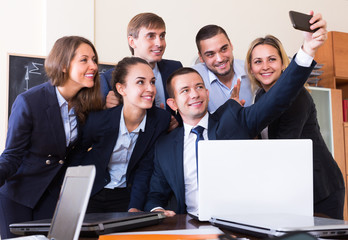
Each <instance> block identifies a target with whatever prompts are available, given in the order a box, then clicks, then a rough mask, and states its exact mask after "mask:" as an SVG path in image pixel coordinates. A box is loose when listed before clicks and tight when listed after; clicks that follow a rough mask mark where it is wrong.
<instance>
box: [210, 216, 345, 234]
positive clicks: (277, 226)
mask: <svg viewBox="0 0 348 240" xmlns="http://www.w3.org/2000/svg"><path fill="white" fill-rule="evenodd" d="M210 222H211V223H212V224H213V225H215V226H217V227H221V228H226V229H229V230H232V231H237V232H242V233H246V234H248V235H254V236H260V237H264V236H268V237H273V236H282V235H284V234H288V233H292V232H307V233H309V234H311V235H313V236H315V237H320V238H331V237H339V236H341V237H343V236H345V239H347V237H348V222H347V221H343V220H337V219H329V218H321V217H312V216H305V215H294V214H241V215H229V216H225V217H224V216H220V217H212V218H211V220H210Z"/></svg>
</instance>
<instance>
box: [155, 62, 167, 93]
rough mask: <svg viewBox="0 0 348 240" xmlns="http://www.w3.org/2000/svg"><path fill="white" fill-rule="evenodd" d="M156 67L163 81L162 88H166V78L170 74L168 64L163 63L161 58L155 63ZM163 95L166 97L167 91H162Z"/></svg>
mask: <svg viewBox="0 0 348 240" xmlns="http://www.w3.org/2000/svg"><path fill="white" fill-rule="evenodd" d="M157 66H158V69H159V71H160V73H161V77H162V83H163V89H166V85H167V79H168V77H169V75H170V72H169V69H168V66H167V65H166V64H165V62H164V61H163V60H161V61H160V62H158V63H157ZM164 95H165V98H166V99H168V93H167V91H164Z"/></svg>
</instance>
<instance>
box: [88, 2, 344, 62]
mask: <svg viewBox="0 0 348 240" xmlns="http://www.w3.org/2000/svg"><path fill="white" fill-rule="evenodd" d="M312 9H313V10H315V12H321V13H323V15H324V17H325V19H327V20H328V22H329V24H328V29H329V30H331V31H332V30H335V31H344V32H348V24H347V23H348V14H347V12H348V0H331V1H327V0H292V1H285V0H259V1H255V0H243V1H240V0H239V1H236V0H220V1H216V2H214V1H211V0H176V1H165V0H147V1H143V0H128V1H124V2H123V3H120V1H114V0H96V41H95V44H96V47H97V49H98V52H99V55H100V58H101V59H102V60H103V61H108V62H116V61H118V60H120V59H121V58H123V57H124V56H126V55H130V51H129V49H128V46H127V41H126V28H127V24H128V22H129V20H130V19H131V18H132V17H133V16H134V15H136V14H137V13H140V12H147V11H150V12H154V13H156V14H158V15H160V16H161V17H162V18H163V19H164V21H165V22H166V25H167V49H166V53H165V55H164V58H168V59H176V60H180V61H181V62H182V63H183V64H184V65H186V66H190V65H191V64H192V61H193V59H194V58H195V56H196V55H197V50H196V45H195V36H196V33H197V32H198V30H199V29H200V28H201V27H203V26H204V25H207V24H217V25H220V26H222V27H223V28H224V29H225V30H226V31H227V33H228V34H229V37H230V39H231V41H232V44H233V45H234V55H235V57H236V58H240V59H244V57H245V53H246V51H247V49H248V45H249V43H250V42H251V41H252V40H254V39H255V38H256V37H260V36H264V35H265V34H273V35H276V36H277V37H278V38H279V39H280V40H281V41H282V42H283V44H284V46H285V48H286V49H287V52H288V54H289V55H293V54H294V53H296V52H297V50H298V48H299V47H300V44H301V38H302V35H301V33H300V32H299V31H296V30H294V29H293V28H292V26H291V23H290V20H289V16H288V12H289V10H296V11H300V12H305V13H307V12H309V11H310V10H312Z"/></svg>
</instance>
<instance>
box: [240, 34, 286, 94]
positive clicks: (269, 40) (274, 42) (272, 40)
mask: <svg viewBox="0 0 348 240" xmlns="http://www.w3.org/2000/svg"><path fill="white" fill-rule="evenodd" d="M259 45H270V46H272V47H274V48H275V49H277V52H278V54H279V56H280V59H281V60H282V64H283V65H284V66H285V68H287V67H288V65H289V63H290V60H289V57H288V56H287V54H286V52H285V50H284V47H283V45H282V43H281V42H280V40H279V39H278V38H276V37H275V36H273V35H266V36H265V37H264V38H257V39H255V40H254V41H252V42H251V44H250V46H249V50H248V52H247V55H246V60H245V66H246V68H247V73H248V77H249V79H250V81H251V84H252V88H253V92H254V91H255V90H256V89H257V88H258V87H261V88H262V86H261V84H260V82H259V81H258V80H257V79H256V78H255V76H254V75H253V74H251V54H252V52H253V50H254V48H255V47H256V46H259Z"/></svg>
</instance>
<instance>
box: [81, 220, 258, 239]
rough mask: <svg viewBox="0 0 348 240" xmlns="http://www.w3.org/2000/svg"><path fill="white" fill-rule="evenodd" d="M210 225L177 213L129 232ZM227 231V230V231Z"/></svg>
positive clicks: (239, 235) (240, 235)
mask: <svg viewBox="0 0 348 240" xmlns="http://www.w3.org/2000/svg"><path fill="white" fill-rule="evenodd" d="M204 225H210V223H209V222H199V221H197V220H195V219H192V218H191V217H190V216H188V215H187V214H177V215H175V216H174V217H168V218H165V219H164V220H163V222H161V223H159V224H157V225H153V226H148V227H142V228H136V229H133V230H130V231H129V232H142V231H163V230H178V229H197V228H199V227H200V226H204ZM225 232H226V231H225ZM227 232H228V233H230V234H232V235H235V236H237V237H246V238H248V239H250V240H257V239H259V238H255V237H250V236H246V235H243V234H240V233H234V232H230V231H227ZM92 239H97V238H80V240H92Z"/></svg>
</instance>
